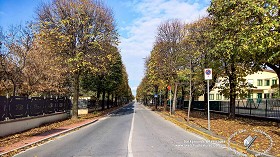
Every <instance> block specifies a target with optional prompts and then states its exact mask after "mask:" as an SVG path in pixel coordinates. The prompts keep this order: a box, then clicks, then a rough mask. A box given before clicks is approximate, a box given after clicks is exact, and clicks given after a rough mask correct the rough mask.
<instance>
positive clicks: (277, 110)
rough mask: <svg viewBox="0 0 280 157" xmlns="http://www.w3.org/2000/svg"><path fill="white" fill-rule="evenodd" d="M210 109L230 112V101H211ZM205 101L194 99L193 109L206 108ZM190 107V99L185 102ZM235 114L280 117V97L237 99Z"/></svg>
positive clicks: (185, 105) (185, 106)
mask: <svg viewBox="0 0 280 157" xmlns="http://www.w3.org/2000/svg"><path fill="white" fill-rule="evenodd" d="M209 103H210V111H214V112H221V113H229V109H230V104H229V101H210V102H209ZM204 105H205V103H204V101H193V102H192V106H191V108H192V109H195V110H204ZM187 107H188V101H185V102H184V108H187ZM235 114H237V115H246V116H252V117H265V118H272V119H280V99H244V100H236V102H235Z"/></svg>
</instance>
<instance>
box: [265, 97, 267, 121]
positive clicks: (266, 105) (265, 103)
mask: <svg viewBox="0 0 280 157" xmlns="http://www.w3.org/2000/svg"><path fill="white" fill-rule="evenodd" d="M265 117H267V99H265Z"/></svg>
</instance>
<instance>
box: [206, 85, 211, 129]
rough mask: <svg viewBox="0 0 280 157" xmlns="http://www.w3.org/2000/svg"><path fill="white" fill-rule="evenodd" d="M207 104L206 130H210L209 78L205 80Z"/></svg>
mask: <svg viewBox="0 0 280 157" xmlns="http://www.w3.org/2000/svg"><path fill="white" fill-rule="evenodd" d="M207 95H208V96H207V98H208V100H207V105H208V107H207V108H208V130H209V131H210V103H209V80H207Z"/></svg>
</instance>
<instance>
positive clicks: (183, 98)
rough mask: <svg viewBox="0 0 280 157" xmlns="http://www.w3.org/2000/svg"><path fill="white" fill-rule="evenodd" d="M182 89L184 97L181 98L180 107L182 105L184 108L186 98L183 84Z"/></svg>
mask: <svg viewBox="0 0 280 157" xmlns="http://www.w3.org/2000/svg"><path fill="white" fill-rule="evenodd" d="M181 90H182V99H181V102H180V107H181V109H183V108H184V100H185V90H184V86H182V88H181Z"/></svg>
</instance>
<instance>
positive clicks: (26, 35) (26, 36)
mask: <svg viewBox="0 0 280 157" xmlns="http://www.w3.org/2000/svg"><path fill="white" fill-rule="evenodd" d="M33 36H34V34H33V32H32V30H31V28H30V26H29V25H27V26H26V27H24V26H21V25H20V26H16V27H15V26H11V27H10V29H9V31H8V32H7V33H2V35H1V41H2V42H1V43H2V49H1V64H0V66H1V73H2V74H1V75H2V79H1V81H2V85H3V86H4V87H5V88H6V90H7V93H9V91H10V87H9V84H11V85H12V88H11V90H12V92H11V93H12V95H13V96H16V95H17V94H20V91H19V89H20V88H21V86H22V83H23V80H22V76H23V69H24V68H25V66H26V58H27V55H28V53H29V52H30V51H31V50H32V45H33V39H34V38H33Z"/></svg>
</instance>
